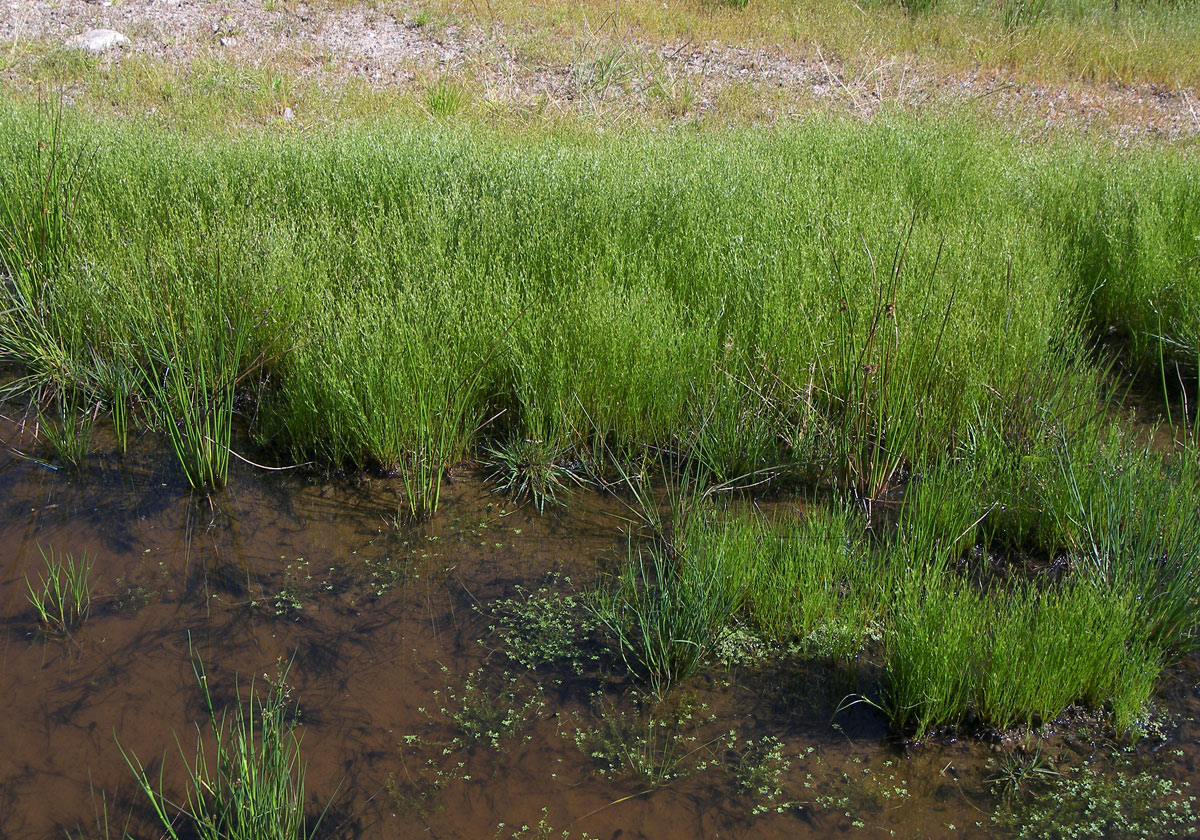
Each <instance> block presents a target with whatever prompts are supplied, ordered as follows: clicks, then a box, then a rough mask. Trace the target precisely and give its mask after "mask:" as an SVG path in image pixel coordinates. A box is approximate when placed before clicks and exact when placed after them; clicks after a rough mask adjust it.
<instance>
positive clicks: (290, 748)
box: [118, 657, 328, 840]
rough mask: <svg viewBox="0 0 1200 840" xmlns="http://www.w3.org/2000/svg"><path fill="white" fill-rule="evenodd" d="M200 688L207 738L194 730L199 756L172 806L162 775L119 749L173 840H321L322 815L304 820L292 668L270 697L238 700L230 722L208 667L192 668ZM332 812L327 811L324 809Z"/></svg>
mask: <svg viewBox="0 0 1200 840" xmlns="http://www.w3.org/2000/svg"><path fill="white" fill-rule="evenodd" d="M192 668H193V672H194V674H195V677H196V682H197V684H198V685H199V687H200V690H201V696H202V699H203V702H204V709H205V711H206V713H207V715H208V720H209V727H208V729H209V732H208V733H207V734H206V733H205V732H203V731H199V729H198V731H197V737H196V751H195V756H194V758H193V759H192V760H191V762H190V763H189V762H188V759H187V757H186V755H184V751H183V746H182V744H180V743H179V741H178V738H176V746H177V748H178V750H179V754H180V757H181V758H182V759H183V760H184V763H185V772H186V781H185V793H184V797H183V798H182V799H172V798H171V797H170V796H169V795H168V793H167V792H166V790H165V789H164V784H163V770H161V769H160V772H159V777H158V779H157V780H155V779H153V778H152V777H151V776H150V774H149V772H148V771H147V769H146V768H145V766H144V765H143V764H142V762H141V761H140V760H139V759H138V757H137V756H136V755H134V754H132V753H129V752H126V751H125V749H124V748H123V747H120V744H119V743H118V748H119V749H120V751H121V755H122V756H123V757H124V759H125V762H126V764H128V765H129V769H130V770H131V771H132V772H133V774H134V777H135V779H136V781H137V785H138V787H139V788H140V789H141V791H142V793H143V794H145V796H146V798H147V799H148V800H149V803H150V805H151V807H152V808H153V810H154V813H155V815H156V816H157V817H158V820H159V822H160V823H161V825H162V830H163V834H164V836H166V837H170V838H172V840H180V838H185V837H198V838H201V840H301V838H312V837H314V836H316V832H317V829H318V828H319V827H320V823H321V819H322V818H323V817H324V815H325V811H322V813H321V815H320V816H319V817H318V818H317V820H316V821H315V822H313V823H312V824H311V825H310V823H309V821H308V820H306V818H305V814H304V805H305V786H304V776H305V764H304V762H303V761H302V759H301V757H300V737H299V736H298V735H297V734H296V731H295V730H296V726H297V723H296V719H295V715H296V707H295V704H294V703H293V702H292V701H291V699H290V697H289V689H288V688H287V686H286V684H285V680H286V678H287V674H288V667H281V668H280V671H279V674H278V675H277V677H276V678H275V679H274V680H272V681H270V690H269V691H268V692H267V694H266V697H259V696H258V694H257V693H256V692H255V691H254V685H253V683H252V684H251V686H250V696H249V701H248V702H247V703H246V704H245V705H243V704H242V703H241V702H240V701H239V702H238V703H237V707H236V709H235V711H234V713H233V716H232V717H229V716H228V715H227V713H225V712H221V713H220V714H218V712H217V710H216V709H215V708H214V706H213V701H212V695H211V693H210V691H209V686H208V678H207V676H206V674H205V673H204V665H203V663H202V662H201V661H200V660H199V658H197V657H193V664H192ZM326 810H328V805H327V806H326Z"/></svg>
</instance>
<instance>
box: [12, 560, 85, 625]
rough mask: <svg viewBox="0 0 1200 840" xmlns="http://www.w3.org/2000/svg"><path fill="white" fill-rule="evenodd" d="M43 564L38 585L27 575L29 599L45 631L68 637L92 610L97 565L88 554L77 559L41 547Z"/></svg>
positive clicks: (26, 583) (26, 582)
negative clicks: (92, 578) (92, 587)
mask: <svg viewBox="0 0 1200 840" xmlns="http://www.w3.org/2000/svg"><path fill="white" fill-rule="evenodd" d="M38 551H39V552H40V553H41V555H42V562H43V563H44V570H43V572H41V573H39V575H38V582H37V585H34V584H33V582H31V581H30V580H29V576H28V575H26V576H25V587H26V589H27V590H28V594H27V596H26V597H27V598H28V599H29V603H30V604H32V605H33V608H34V610H35V611H36V612H37V615H38V619H39V620H40V621H41V624H42V627H43V629H45V630H46V632H49V633H55V634H66V633H69V632H71V631H72V630H75V629H76V628H78V627H79V626H80V625H81V624H83V622H84V621H86V620H87V617H88V613H90V612H91V608H92V589H91V580H90V578H91V573H92V566H93V565H94V564H95V561H94V560H93V559H90V558H89V557H88V556H87V554H86V553H84V554H81V555H80V556H79V559H78V560H77V559H76V558H75V557H73V556H72V555H70V554H64V555H62V556H61V557H58V556H55V554H54V549H50V551H49V553H47V552H46V550H45V549H43V548H41V547H40V546H39V548H38Z"/></svg>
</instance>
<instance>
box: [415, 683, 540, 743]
mask: <svg viewBox="0 0 1200 840" xmlns="http://www.w3.org/2000/svg"><path fill="white" fill-rule="evenodd" d="M434 695H435V697H436V698H437V702H439V703H441V704H442V705H441V706H440V707H439V708H438V711H439V713H440V714H441V715H442V717H443V718H444V719H445V720H446V721H448V722H449V723H450V725H451V727H452V728H453V729H454V733H455V734H454V738H453V744H454V745H455V746H456V747H469V746H472V745H474V744H484V745H487V746H489V747H491V748H492V749H494V750H498V749H500V746H501V744H502V743H503V742H504V741H506V740H510V739H513V738H519V737H520V736H521V734H522V732H524V730H525V729H526V728H527V727H528V726H529V725H530V723H532V722H533V720H534V719H535V718H536V717H537V715H538V713H539V712H540V711H541V709H542V708H543V707H544V706H545V702H544V701H543V700H542V697H541V695H540V694H539V693H537V692H532V693H530V694H528V695H525V692H524V691H523V690H522V686H521V683H520V681H519V680H518V678H517V677H515V676H512V675H511V674H509V673H507V672H492V671H488V670H485V669H484V668H478V669H476V670H474V671H472V672H470V673H469V674H467V675H466V677H465V678H464V679H463V681H462V685H461V687H455V686H447V687H446V688H445V689H439V690H438V691H435V692H434Z"/></svg>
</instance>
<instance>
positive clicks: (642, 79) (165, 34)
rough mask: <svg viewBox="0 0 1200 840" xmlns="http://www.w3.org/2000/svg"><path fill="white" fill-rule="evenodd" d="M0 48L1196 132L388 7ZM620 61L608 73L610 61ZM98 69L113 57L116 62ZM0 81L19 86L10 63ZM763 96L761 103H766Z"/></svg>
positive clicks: (214, 12) (134, 11) (551, 91)
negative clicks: (563, 45)
mask: <svg viewBox="0 0 1200 840" xmlns="http://www.w3.org/2000/svg"><path fill="white" fill-rule="evenodd" d="M0 2H3V4H4V5H3V6H2V7H0V8H2V9H3V12H4V14H3V15H2V16H0V50H7V51H9V52H10V53H11V52H15V51H16V49H17V46H18V45H20V44H25V45H26V46H28V45H30V44H35V45H38V46H44V47H46V48H51V47H53V46H55V45H59V44H63V43H65V42H66V41H68V40H69V39H70V38H72V37H73V36H76V35H78V34H80V33H82V32H85V31H86V30H89V29H93V28H108V29H115V30H118V31H120V32H122V33H124V34H125V35H127V36H128V37H129V38H130V39H131V42H132V43H131V46H130V47H128V48H127V49H128V51H131V52H133V53H138V54H142V55H144V56H146V57H149V58H153V59H156V60H165V61H169V62H180V63H187V62H190V61H193V60H195V59H197V58H199V57H203V58H205V59H210V58H213V57H217V58H221V59H223V60H227V61H231V62H244V63H247V64H250V65H253V66H258V67H262V66H272V65H279V66H286V67H287V68H288V69H289V70H290V71H292V72H295V73H297V74H299V75H301V76H303V75H318V76H320V78H321V79H323V80H325V81H331V82H336V81H337V80H338V79H345V78H351V77H359V78H361V79H363V80H365V81H366V82H367V83H369V84H370V85H371V86H373V87H376V88H400V89H403V88H406V87H417V86H420V87H424V86H425V85H427V84H429V82H430V80H431V79H434V78H437V77H438V76H439V75H443V74H452V75H453V76H454V77H456V78H461V79H463V80H464V82H465V83H466V84H469V85H475V86H478V87H479V88H480V90H479V91H478V92H479V93H480V94H481V95H482V96H484V97H486V98H488V99H491V100H494V101H499V102H515V103H521V102H537V101H540V102H543V103H545V102H549V103H552V104H555V105H559V106H562V107H565V108H585V107H593V108H594V107H598V106H601V105H603V106H604V107H605V108H607V109H609V110H612V109H613V108H618V109H619V108H620V107H622V106H627V107H629V108H640V107H644V106H646V104H647V103H648V102H649V101H650V100H651V99H652V98H654V97H658V98H662V97H663V96H664V95H665V96H668V97H677V98H679V99H680V100H681V102H680V105H681V111H682V112H684V113H692V114H695V113H704V112H705V111H706V110H710V109H712V108H713V107H714V103H715V102H716V101H717V99H718V97H720V96H721V95H722V94H723V93H727V92H729V91H730V90H734V89H736V90H740V91H742V93H741V95H742V96H743V97H751V98H753V97H756V96H758V97H762V98H763V99H764V101H766V102H769V106H767V107H766V111H767V113H768V115H769V116H780V115H783V114H786V113H790V112H792V111H796V112H799V111H803V110H805V109H807V108H810V107H812V106H813V105H814V104H817V105H826V106H828V105H830V104H832V105H834V106H836V107H839V108H844V109H846V110H848V111H850V112H853V113H856V114H859V115H861V116H863V117H870V115H871V114H873V113H875V112H876V111H877V110H878V109H879V108H880V107H881V106H884V105H888V106H892V107H896V106H899V107H904V108H927V107H935V108H936V107H940V106H963V105H967V106H970V107H973V108H977V109H980V110H982V111H984V112H986V113H994V114H997V115H999V116H1001V117H1003V118H1016V119H1018V120H1020V121H1023V122H1025V123H1027V124H1030V125H1033V126H1035V127H1037V126H1044V127H1045V128H1046V129H1047V130H1053V129H1054V128H1056V127H1057V126H1059V125H1063V124H1070V125H1074V126H1083V127H1088V128H1094V129H1098V130H1101V131H1105V132H1109V133H1111V135H1112V136H1113V137H1114V138H1115V139H1117V140H1118V141H1123V140H1133V139H1135V138H1138V137H1146V136H1151V137H1163V138H1168V139H1174V140H1179V139H1183V140H1189V139H1194V138H1196V137H1198V136H1200V98H1198V97H1197V95H1196V93H1195V92H1194V91H1190V90H1169V89H1162V88H1159V87H1156V86H1153V85H1138V86H1118V85H1087V84H1076V85H1071V86H1046V85H1038V84H1030V83H1023V82H1019V81H1017V80H1014V79H1013V78H1006V77H1004V76H1002V75H997V74H991V73H979V72H975V73H939V72H937V70H936V69H930V68H926V67H920V66H910V65H909V64H907V63H905V62H903V61H900V60H887V59H883V60H880V61H879V62H878V66H877V67H875V68H874V69H872V70H870V71H866V72H859V73H857V74H854V75H850V74H847V73H846V71H845V69H844V68H843V67H842V66H840V65H839V64H838V63H837V62H833V61H827V60H825V57H824V56H822V55H821V54H819V53H817V54H815V55H811V56H807V57H803V58H797V57H795V55H793V54H789V53H787V52H785V51H783V50H768V49H747V48H744V47H739V46H736V45H728V44H721V43H704V44H697V43H682V44H665V45H664V44H651V43H645V42H633V43H631V42H621V41H619V40H615V39H611V38H610V39H607V40H604V41H600V40H597V41H595V42H588V41H582V42H580V43H578V44H576V45H575V50H576V56H575V57H574V58H573V59H572V60H570V61H560V62H553V61H544V60H543V61H539V60H537V59H536V58H531V57H530V56H531V55H536V51H530V50H526V49H523V48H522V43H524V42H525V41H526V40H527V38H526V37H525V35H524V34H523V33H516V35H515V36H513V35H511V34H510V33H506V32H505V31H504V30H503V28H502V27H500V26H499V25H495V24H489V25H487V26H484V25H480V24H470V25H468V26H465V27H464V26H457V25H442V24H437V25H434V24H422V22H421V21H419V20H417V19H416V18H414V17H413V15H414V11H413V10H412V9H411V8H406V7H404V6H402V5H399V4H393V3H389V2H377V3H371V4H365V5H335V6H321V7H316V6H308V5H306V4H304V3H302V2H301V3H291V4H288V3H282V2H271V0H223V2H221V1H220V0H218V1H217V2H214V1H213V0H120V2H117V3H112V4H109V3H106V2H96V3H93V2H87V0H54V2H46V0H0ZM614 57H615V59H616V61H615V66H613V65H612V64H606V62H610V61H611V60H612V59H614ZM106 60H113V61H119V60H121V58H120V55H116V56H114V57H111V58H109V59H106ZM6 75H7V76H8V80H9V83H13V84H19V83H20V79H19V71H14V70H12V69H10V70H9V71H8V72H7V74H6ZM767 94H769V95H767Z"/></svg>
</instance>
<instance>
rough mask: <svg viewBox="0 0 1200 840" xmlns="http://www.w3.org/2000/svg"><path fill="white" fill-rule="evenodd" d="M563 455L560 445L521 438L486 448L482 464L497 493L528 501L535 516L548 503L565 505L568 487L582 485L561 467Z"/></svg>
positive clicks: (576, 477)
mask: <svg viewBox="0 0 1200 840" xmlns="http://www.w3.org/2000/svg"><path fill="white" fill-rule="evenodd" d="M564 455H565V450H564V449H563V448H562V447H561V446H555V445H553V444H550V443H547V442H546V441H545V440H542V439H534V438H524V437H521V438H516V439H513V440H509V441H507V442H504V443H498V444H495V445H493V446H487V447H485V448H484V451H483V458H482V461H483V464H484V466H485V467H486V468H487V469H489V470H490V473H489V475H488V479H489V480H490V481H493V482H495V484H496V489H497V491H499V492H502V493H508V494H509V495H511V496H512V497H513V499H515V500H516V501H518V502H520V501H524V500H526V499H528V500H529V501H531V502H533V506H534V507H535V508H537V511H538V513H544V512H545V510H546V505H547V504H549V505H550V506H551V507H554V506H558V505H562V504H564V503H565V497H566V495H567V493H568V492H569V491H570V485H571V484H574V485H576V486H581V485H582V484H583V483H584V480H583V479H582V478H580V477H579V476H578V475H577V474H576V473H575V472H574V471H573V470H571V469H570V468H568V467H565V466H563V465H562V463H561V461H562V459H563V457H564Z"/></svg>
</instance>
